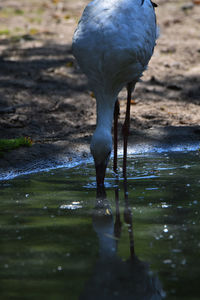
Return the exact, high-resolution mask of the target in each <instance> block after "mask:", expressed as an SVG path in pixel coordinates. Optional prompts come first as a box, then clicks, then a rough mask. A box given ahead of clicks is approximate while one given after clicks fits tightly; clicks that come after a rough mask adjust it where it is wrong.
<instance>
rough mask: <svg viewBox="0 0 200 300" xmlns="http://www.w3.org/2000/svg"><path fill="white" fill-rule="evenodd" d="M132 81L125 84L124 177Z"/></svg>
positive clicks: (124, 175)
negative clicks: (126, 93)
mask: <svg viewBox="0 0 200 300" xmlns="http://www.w3.org/2000/svg"><path fill="white" fill-rule="evenodd" d="M134 86H135V85H134V84H133V82H130V83H128V85H127V92H128V95H127V104H126V117H125V121H124V124H123V128H122V130H123V136H124V157H123V177H124V178H126V162H127V145H128V136H129V128H130V107H131V94H132V91H133V89H134Z"/></svg>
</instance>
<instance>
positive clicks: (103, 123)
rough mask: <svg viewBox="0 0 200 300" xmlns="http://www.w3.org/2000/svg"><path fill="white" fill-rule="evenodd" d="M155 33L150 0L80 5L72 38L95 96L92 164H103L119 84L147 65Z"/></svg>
mask: <svg viewBox="0 0 200 300" xmlns="http://www.w3.org/2000/svg"><path fill="white" fill-rule="evenodd" d="M156 35H157V26H156V17H155V12H154V7H153V4H152V2H151V1H150V0H94V1H92V2H91V3H89V4H88V5H87V7H86V8H85V10H84V12H83V15H82V17H81V20H80V22H79V25H78V27H77V29H76V31H75V34H74V38H73V53H74V56H75V57H76V59H77V61H78V63H79V65H80V67H81V69H82V70H83V72H84V73H85V74H86V75H87V77H88V79H89V83H90V86H91V89H92V90H93V92H94V94H95V97H96V101H97V126H96V130H95V132H94V135H93V137H92V141H91V152H92V154H93V157H94V160H95V165H96V167H97V166H98V165H107V162H108V160H109V156H110V152H111V149H112V136H111V128H112V121H113V112H114V106H115V102H116V99H117V96H118V94H119V92H120V90H121V89H122V88H123V87H124V86H125V85H127V84H128V83H130V82H132V83H133V86H134V85H135V83H136V82H137V81H138V80H139V78H140V77H141V76H142V73H143V72H144V71H145V69H146V68H147V65H148V62H149V60H150V58H151V56H152V54H153V50H154V46H155V41H156Z"/></svg>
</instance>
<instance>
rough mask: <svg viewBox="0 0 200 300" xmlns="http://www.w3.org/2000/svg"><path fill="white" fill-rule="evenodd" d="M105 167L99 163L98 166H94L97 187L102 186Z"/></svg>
mask: <svg viewBox="0 0 200 300" xmlns="http://www.w3.org/2000/svg"><path fill="white" fill-rule="evenodd" d="M106 167H107V164H105V163H101V164H99V165H95V168H96V180H97V186H98V187H100V186H102V187H103V186H104V178H105V174H106Z"/></svg>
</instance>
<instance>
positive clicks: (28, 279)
mask: <svg viewBox="0 0 200 300" xmlns="http://www.w3.org/2000/svg"><path fill="white" fill-rule="evenodd" d="M199 159H200V157H199V153H198V152H190V153H165V154H146V155H135V156H133V157H130V158H129V162H128V170H127V174H128V180H127V186H126V188H127V190H128V194H127V193H124V188H125V187H124V182H123V179H122V178H119V181H118V182H117V181H116V180H115V178H114V175H113V173H112V170H111V165H110V169H108V173H107V178H106V184H105V185H106V193H107V197H106V200H104V201H99V200H98V201H97V200H96V189H95V174H94V168H93V165H82V166H79V167H75V168H72V169H60V170H55V171H50V172H48V173H38V174H34V175H27V176H21V177H18V178H15V179H13V180H10V181H4V182H1V183H0V212H1V218H0V240H1V249H0V282H1V289H0V299H58V300H59V299H72V300H73V299H143V298H144V293H143V291H145V293H146V297H147V298H146V299H148V297H149V299H150V295H151V296H152V295H153V296H154V298H155V297H157V298H155V299H162V297H164V296H165V299H169V300H175V299H181V300H185V299H191V300H196V299H199V276H200V270H199V265H198V261H199V254H200V239H199V229H200V228H199V223H200V222H199V211H200V210H199V208H200V202H199V200H200V199H199V187H200V176H199V174H200V162H199ZM120 172H121V170H119V173H120ZM133 249H134V253H133ZM133 257H134V260H133ZM137 287H139V288H137ZM134 293H135V294H134ZM142 293H143V294H142ZM134 297H135V298H134ZM142 297H143V298H142Z"/></svg>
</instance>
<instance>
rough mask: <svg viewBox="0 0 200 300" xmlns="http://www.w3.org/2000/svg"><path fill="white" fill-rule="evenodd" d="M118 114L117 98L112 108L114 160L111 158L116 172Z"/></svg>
mask: <svg viewBox="0 0 200 300" xmlns="http://www.w3.org/2000/svg"><path fill="white" fill-rule="evenodd" d="M119 114H120V106H119V101H118V99H117V100H116V102H115V110H114V160H113V171H114V172H115V173H117V144H118V118H119Z"/></svg>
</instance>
